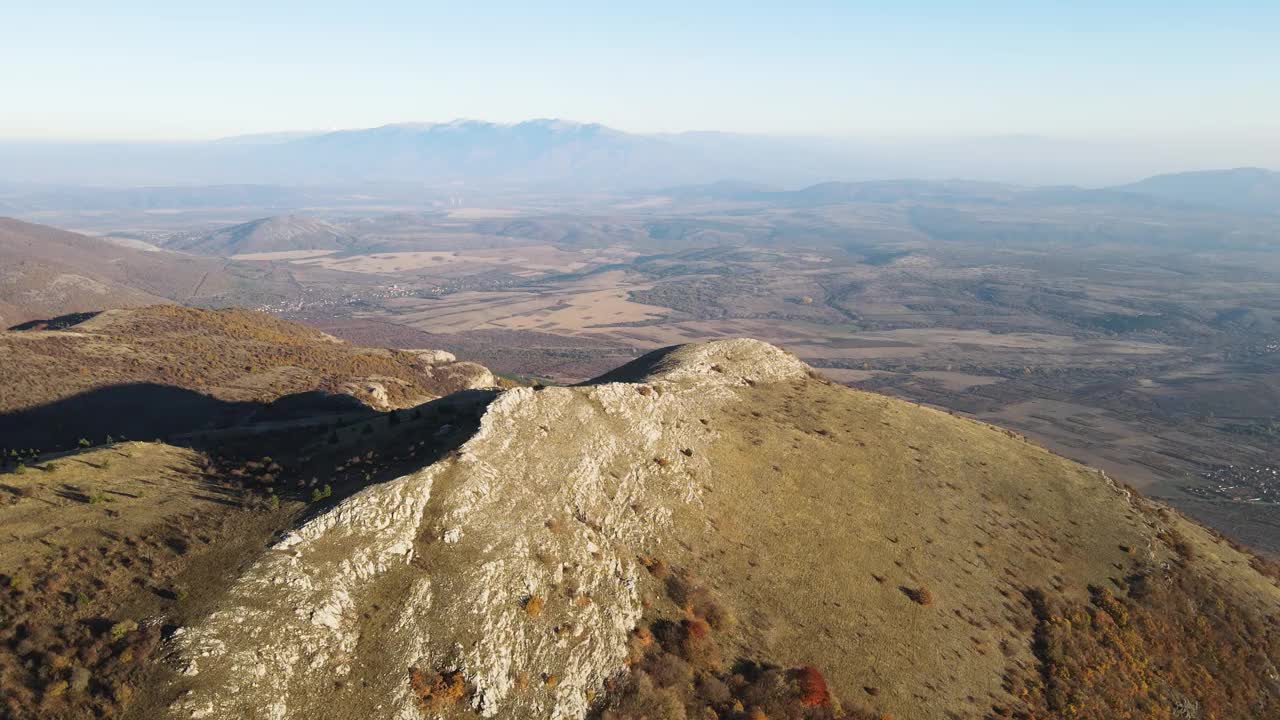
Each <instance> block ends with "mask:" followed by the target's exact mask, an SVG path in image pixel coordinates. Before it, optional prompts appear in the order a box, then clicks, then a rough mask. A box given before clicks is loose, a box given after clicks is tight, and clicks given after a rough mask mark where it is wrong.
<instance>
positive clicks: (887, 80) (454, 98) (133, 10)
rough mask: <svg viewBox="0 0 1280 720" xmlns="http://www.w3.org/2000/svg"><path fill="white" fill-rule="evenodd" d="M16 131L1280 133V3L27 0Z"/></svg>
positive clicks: (11, 121) (7, 126)
mask: <svg viewBox="0 0 1280 720" xmlns="http://www.w3.org/2000/svg"><path fill="white" fill-rule="evenodd" d="M6 15H7V17H6V22H5V25H4V27H3V28H0V62H3V64H4V66H7V67H10V68H22V69H23V71H22V72H21V73H17V72H12V73H10V77H8V78H6V96H7V97H6V104H7V105H8V109H7V111H6V112H5V113H4V114H3V116H0V138H5V139H9V140H37V139H40V140H56V141H68V140H75V141H83V140H95V141H136V140H208V139H215V138H223V137H232V136H239V135H248V134H258V133H270V132H282V131H297V130H308V129H317V130H329V129H343V128H368V127H376V126H380V125H384V124H388V123H400V122H418V121H448V120H449V119H452V118H479V119H484V120H488V121H493V122H504V123H511V122H519V121H521V120H526V119H529V118H539V117H558V118H570V119H574V120H577V121H581V122H598V123H601V124H603V125H606V126H609V127H613V128H618V129H620V130H624V131H627V132H632V133H666V132H688V131H723V132H731V133H746V134H765V135H782V136H802V137H832V138H864V139H874V138H886V137H888V138H901V139H913V138H923V139H928V138H938V137H949V138H956V137H962V138H972V137H990V136H995V137H1003V136H1008V135H1032V136H1044V137H1052V138H1059V139H1071V140H1087V141H1106V142H1111V141H1124V140H1125V139H1135V138H1142V139H1150V138H1157V139H1164V140H1165V141H1170V142H1200V143H1232V142H1236V141H1238V139H1240V138H1248V139H1250V140H1253V141H1258V142H1266V143H1274V142H1277V141H1280V131H1278V130H1277V128H1280V99H1278V98H1277V95H1276V94H1275V93H1274V92H1272V91H1271V87H1272V82H1273V79H1274V78H1273V76H1274V71H1275V68H1277V67H1280V49H1278V47H1280V46H1278V45H1277V44H1276V43H1275V42H1274V32H1272V31H1269V29H1270V28H1274V27H1276V26H1277V24H1278V23H1280V7H1275V6H1273V7H1258V6H1256V4H1252V3H1242V2H1235V3H1217V4H1215V5H1213V6H1212V7H1209V6H1205V7H1185V6H1182V7H1170V6H1168V5H1167V4H1157V3H1148V2H1132V1H1131V2H1125V3H1118V4H1108V5H1094V4H1088V5H1084V6H1081V5H1075V6H1070V7H1068V6H1056V5H1055V6H1043V5H1039V6H1031V5H1028V4H1022V3H1008V2H987V3H981V4H978V5H974V6H969V7H965V8H957V7H953V6H951V5H950V4H947V3H942V2H914V3H907V4H897V5H894V6H892V7H881V6H877V5H876V4H871V3H840V2H818V3H806V4H803V5H795V4H786V5H783V4H780V3H777V4H769V5H764V6H753V7H742V6H739V5H736V4H728V3H721V2H710V3H700V4H698V5H697V6H696V7H688V6H685V5H680V4H675V3H666V2H660V3H656V4H649V5H646V6H645V8H644V10H643V12H637V11H632V10H625V9H618V8H609V7H605V8H601V7H587V6H579V5H575V4H572V3H570V4H560V5H556V6H553V7H538V8H531V7H525V6H523V5H520V4H516V3H505V2H504V3H496V4H491V5H488V6H486V7H483V8H475V7H460V6H442V5H438V4H434V3H407V2H398V1H397V2H382V3H365V4H361V5H358V6H351V7H347V8H338V7H333V6H314V5H307V4H301V3H276V4H271V5H268V6H257V5H250V4H248V3H242V2H229V3H219V4H216V5H213V4H206V5H187V6H182V7H173V6H171V5H169V4H160V3H158V2H153V1H151V0H135V1H133V2H123V3H116V4H113V5H112V6H111V7H110V9H109V10H107V9H103V8H102V7H99V6H97V5H96V4H93V3H86V2H83V1H80V2H70V3H65V4H62V5H61V6H59V7H44V6H41V7H37V6H34V5H28V6H24V7H17V8H11V9H9V10H7V11H6Z"/></svg>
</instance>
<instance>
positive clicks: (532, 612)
mask: <svg viewBox="0 0 1280 720" xmlns="http://www.w3.org/2000/svg"><path fill="white" fill-rule="evenodd" d="M546 604H547V601H546V600H543V599H542V596H541V595H530V596H529V597H527V598H525V599H524V611H525V614H527V615H528V616H529V617H538V616H539V615H541V614H542V608H543V607H545V606H546Z"/></svg>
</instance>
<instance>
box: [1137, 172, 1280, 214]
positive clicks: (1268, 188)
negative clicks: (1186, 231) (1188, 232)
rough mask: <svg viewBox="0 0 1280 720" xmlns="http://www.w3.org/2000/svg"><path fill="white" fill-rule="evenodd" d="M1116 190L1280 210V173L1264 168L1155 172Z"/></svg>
mask: <svg viewBox="0 0 1280 720" xmlns="http://www.w3.org/2000/svg"><path fill="white" fill-rule="evenodd" d="M1116 189H1118V190H1122V191H1125V192H1130V193H1136V194H1139V195H1146V196H1150V197H1155V198H1160V199H1162V200H1169V201H1175V202H1179V203H1185V204H1188V205H1198V206H1210V207H1221V208H1228V209H1231V210H1250V211H1255V212H1266V213H1274V212H1277V211H1278V210H1280V172H1275V171H1272V170H1264V169H1262V168H1234V169H1231V170H1203V171H1198V172H1184V173H1171V174H1167V175H1156V176H1154V177H1149V178H1146V179H1145V180H1140V181H1138V182H1136V183H1131V184H1129V185H1122V186H1120V187H1119V188H1116Z"/></svg>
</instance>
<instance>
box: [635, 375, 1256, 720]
mask: <svg viewBox="0 0 1280 720" xmlns="http://www.w3.org/2000/svg"><path fill="white" fill-rule="evenodd" d="M736 392H737V393H738V395H739V397H740V398H741V400H742V402H741V403H740V404H739V405H737V406H733V405H729V406H727V409H726V410H725V411H723V412H718V413H714V414H711V415H710V416H709V417H708V418H706V419H707V420H708V425H709V427H710V428H711V429H712V430H713V431H715V432H716V433H717V434H718V438H719V439H718V440H716V441H715V442H714V443H713V444H712V446H711V447H710V448H708V449H706V450H705V451H700V452H699V454H698V455H697V456H696V457H697V458H699V459H702V460H705V462H706V463H707V465H706V466H705V467H706V468H707V470H706V471H705V472H700V473H699V474H698V476H697V478H696V482H698V483H699V484H700V485H701V486H702V487H704V488H705V489H706V490H707V492H706V493H705V495H704V496H703V501H702V503H701V504H699V505H696V506H694V505H690V506H687V507H678V508H677V511H676V515H675V521H676V525H677V530H676V535H677V536H678V537H680V538H681V541H682V543H681V546H682V549H680V550H677V551H675V552H674V553H673V554H672V555H671V557H670V558H669V559H670V560H672V561H675V562H678V563H679V564H680V565H681V566H686V567H689V568H690V569H691V570H692V571H693V572H695V573H697V574H698V575H699V576H701V577H704V578H705V579H706V580H705V586H706V587H707V588H708V589H710V590H711V591H713V592H714V593H715V594H716V595H717V596H719V597H721V598H723V601H724V604H725V605H727V606H729V607H733V608H736V609H738V610H739V612H740V613H741V615H742V618H741V619H740V620H739V622H738V623H737V624H736V625H735V626H734V627H733V628H731V629H729V630H727V631H725V632H722V633H718V634H717V635H718V638H719V645H720V648H721V651H722V652H724V653H725V655H726V657H747V658H750V657H767V658H770V659H772V660H773V661H775V662H777V663H778V664H779V665H782V666H784V667H785V666H791V667H798V666H803V665H806V664H812V665H814V666H815V667H819V668H823V669H824V672H825V673H826V675H825V677H826V680H827V682H828V683H829V686H830V688H831V689H832V691H833V693H834V694H835V695H838V696H840V697H850V698H855V699H857V698H870V697H872V693H870V691H866V690H864V688H875V694H874V699H875V702H876V704H877V705H878V706H879V707H880V708H882V709H883V710H885V711H888V712H891V713H893V714H894V715H895V716H898V717H913V718H914V717H922V718H923V717H946V716H947V713H954V714H955V715H956V716H959V717H984V716H986V715H988V714H992V713H993V712H994V711H993V708H1000V709H1001V710H1002V711H1004V712H1006V713H1014V712H1021V713H1024V715H1025V716H1026V717H1059V716H1061V715H1053V714H1052V712H1058V711H1057V710H1054V711H1046V708H1047V707H1048V706H1047V705H1046V704H1045V703H1047V700H1046V699H1044V698H1047V697H1048V691H1047V689H1046V690H1044V691H1043V694H1042V695H1036V694H1035V692H1036V691H1035V690H1034V687H1035V682H1036V678H1041V677H1043V676H1042V675H1041V669H1042V668H1044V667H1045V661H1044V659H1043V656H1042V654H1041V653H1039V652H1038V651H1037V649H1036V642H1035V638H1036V637H1037V635H1036V633H1037V632H1038V631H1037V628H1038V627H1040V626H1041V622H1040V621H1039V620H1037V617H1038V615H1037V611H1036V608H1035V607H1033V603H1032V602H1031V601H1030V600H1029V599H1028V597H1029V596H1028V594H1027V593H1028V592H1029V591H1031V590H1033V589H1039V590H1040V591H1042V592H1043V593H1044V597H1045V598H1047V600H1046V602H1047V603H1049V606H1050V607H1052V608H1055V610H1054V611H1053V612H1054V613H1056V614H1057V615H1059V616H1067V617H1072V618H1075V619H1082V618H1084V619H1089V618H1092V617H1094V616H1097V615H1098V614H1099V613H1102V614H1107V613H1105V611H1102V610H1101V609H1100V608H1099V607H1098V606H1097V605H1096V604H1095V602H1097V601H1096V598H1097V597H1098V596H1097V595H1096V593H1093V592H1091V591H1090V588H1091V587H1093V588H1110V589H1111V590H1112V591H1113V592H1114V593H1116V597H1117V598H1122V599H1123V602H1124V603H1126V607H1127V608H1128V612H1129V613H1130V616H1131V617H1134V618H1137V617H1142V618H1146V619H1145V620H1144V621H1142V622H1138V623H1136V624H1135V625H1133V627H1132V630H1131V632H1132V633H1133V635H1132V637H1131V638H1129V641H1128V644H1127V645H1125V646H1124V647H1126V648H1128V650H1126V652H1129V651H1132V652H1133V653H1135V654H1136V655H1138V656H1140V657H1143V658H1144V660H1143V662H1144V663H1147V664H1148V669H1149V672H1148V674H1146V675H1141V674H1135V675H1131V676H1129V677H1128V679H1116V680H1115V684H1114V685H1113V684H1109V681H1108V682H1104V681H1101V680H1099V679H1098V678H1097V677H1095V676H1094V675H1090V676H1089V678H1090V679H1089V680H1087V681H1086V680H1084V679H1080V680H1079V682H1078V683H1077V684H1074V685H1072V686H1071V687H1072V693H1076V694H1081V693H1083V694H1086V695H1087V694H1088V693H1091V692H1093V693H1097V694H1098V695H1099V699H1098V700H1097V702H1096V703H1095V704H1094V705H1091V706H1088V707H1091V708H1093V710H1088V711H1086V710H1081V714H1079V715H1078V717H1080V718H1092V717H1101V716H1102V715H1099V714H1097V712H1095V711H1096V710H1097V708H1103V709H1104V710H1105V711H1116V710H1117V709H1118V708H1121V707H1126V702H1131V703H1132V707H1134V708H1141V707H1144V705H1143V703H1146V704H1148V705H1150V706H1151V707H1158V705H1157V704H1155V703H1156V699H1157V697H1165V696H1164V695H1160V693H1161V692H1163V691H1165V690H1167V691H1169V692H1174V691H1175V690H1176V691H1178V692H1185V693H1187V696H1188V697H1189V698H1191V699H1192V700H1193V701H1195V702H1198V703H1200V706H1201V707H1205V708H1211V707H1218V708H1221V711H1220V712H1219V714H1218V715H1217V717H1220V718H1228V717H1261V716H1260V715H1256V714H1255V715H1252V716H1250V715H1248V714H1244V715H1241V714H1239V713H1240V712H1241V710H1242V708H1243V707H1245V706H1244V705H1242V704H1239V702H1237V701H1239V700H1240V699H1241V698H1240V696H1238V695H1234V694H1233V693H1235V691H1234V690H1232V689H1231V686H1238V687H1244V688H1255V689H1256V688H1258V687H1261V686H1260V685H1259V683H1261V682H1262V680H1263V671H1261V670H1259V669H1258V668H1262V667H1266V663H1263V662H1261V656H1259V655H1258V654H1257V651H1256V650H1251V649H1250V647H1249V646H1248V644H1247V643H1246V642H1245V640H1246V639H1247V638H1248V637H1249V635H1248V634H1246V633H1245V632H1243V629H1244V628H1246V627H1247V628H1252V631H1251V632H1252V633H1253V634H1254V636H1256V637H1261V638H1271V637H1273V635H1271V634H1270V633H1274V632H1275V630H1274V628H1275V618H1277V617H1280V588H1277V587H1276V586H1275V584H1274V583H1272V582H1271V581H1270V580H1268V579H1267V578H1265V577H1263V576H1262V575H1260V574H1258V573H1257V572H1256V571H1255V570H1254V569H1253V568H1251V567H1250V562H1251V560H1252V558H1250V557H1248V556H1246V555H1244V554H1242V553H1239V552H1238V551H1236V550H1233V549H1231V548H1230V547H1229V546H1227V545H1226V544H1225V543H1222V542H1219V541H1216V540H1213V539H1212V538H1210V537H1209V536H1208V535H1207V534H1206V533H1205V531H1204V530H1202V529H1200V528H1198V527H1197V526H1194V525H1192V524H1190V523H1187V522H1186V521H1184V520H1181V519H1180V518H1178V517H1177V516H1176V515H1175V514H1171V513H1163V514H1162V513H1161V512H1160V511H1158V510H1157V509H1155V507H1154V506H1153V505H1152V504H1151V503H1149V502H1148V501H1145V500H1142V499H1140V498H1137V497H1134V496H1132V495H1130V494H1129V493H1128V491H1127V490H1125V489H1124V488H1122V487H1120V486H1118V485H1117V484H1115V483H1112V482H1111V481H1110V480H1108V479H1107V478H1105V477H1104V476H1103V475H1102V474H1101V473H1099V472H1098V471H1095V470H1092V469H1089V468H1085V467H1083V466H1080V465H1077V464H1075V463H1073V462H1070V461H1068V460H1065V459H1063V458H1061V457H1058V456H1056V455H1053V454H1051V453H1049V452H1047V451H1045V450H1044V449H1042V448H1040V447H1037V446H1035V445H1033V444H1031V443H1029V442H1027V441H1026V440H1025V439H1023V438H1022V437H1021V436H1018V435H1016V434H1013V433H1009V432H1007V431H1004V430H1002V429H999V428H995V427H991V426H987V425H983V424H980V423H975V422H971V421H967V420H963V419H960V418H956V417H953V416H950V415H948V414H946V413H943V412H938V411H935V410H931V409H928V408H924V407H920V406H915V405H911V404H908V403H904V402H901V401H897V400H893V399H890V398H886V397H882V396H878V395H874V394H870V393H863V392H858V391H854V390H850V389H847V388H842V387H836V386H830V385H826V384H824V383H823V382H822V381H821V380H817V379H809V380H805V381H798V382H795V383H790V384H780V385H763V384H761V385H757V386H754V387H751V386H748V387H742V388H740V389H738V390H737V391H736ZM683 548H687V549H683ZM1254 562H1256V561H1254ZM1165 563H1179V564H1181V565H1184V566H1185V570H1184V575H1183V576H1182V579H1181V580H1175V581H1171V580H1165V581H1164V582H1166V583H1170V582H1172V583H1173V584H1172V585H1169V586H1168V587H1167V593H1168V595H1167V599H1165V600H1161V599H1160V597H1161V596H1159V595H1156V594H1151V595H1148V596H1145V599H1139V598H1135V597H1130V596H1129V595H1128V594H1126V593H1127V592H1128V590H1127V589H1128V588H1129V587H1130V586H1129V583H1130V580H1129V578H1132V577H1135V576H1138V575H1143V574H1149V575H1150V577H1152V578H1156V577H1159V575H1158V574H1151V573H1152V572H1153V569H1158V568H1160V567H1161V566H1162V565H1163V564H1165ZM647 564H648V565H649V567H650V568H651V569H652V568H653V567H655V566H656V562H655V561H653V560H650V561H649V562H648V563H647ZM1179 583H1181V584H1182V585H1179ZM1174 602H1182V603H1184V604H1187V603H1190V604H1191V606H1195V604H1197V603H1201V602H1213V603H1218V606H1219V607H1220V608H1222V612H1223V613H1225V614H1223V615H1222V616H1221V621H1222V623H1224V624H1219V625H1218V626H1217V627H1216V629H1215V628H1213V627H1210V628H1207V629H1203V630H1198V629H1197V628H1194V627H1183V626H1182V624H1181V623H1182V622H1183V620H1182V619H1179V616H1178V615H1176V614H1173V613H1171V612H1170V611H1171V610H1172V608H1173V605H1172V603H1174ZM1144 603H1146V604H1144ZM1089 608H1093V612H1092V613H1090V611H1089ZM1144 608H1145V609H1144ZM1064 614H1065V615H1064ZM1181 617H1182V618H1183V619H1185V620H1187V621H1190V620H1191V619H1192V618H1194V617H1199V618H1200V620H1199V622H1201V623H1209V624H1210V625H1214V624H1215V623H1216V622H1217V621H1215V620H1214V619H1213V618H1214V615H1213V614H1212V613H1208V614H1202V613H1198V612H1197V613H1194V614H1191V615H1184V616H1181ZM1228 618H1235V620H1230V621H1229V620H1228ZM1244 618H1250V620H1248V621H1246V620H1245V619H1244ZM1232 623H1237V624H1235V625H1233V624H1232ZM1250 623H1251V624H1250ZM1071 627H1072V628H1077V629H1078V623H1076V622H1074V621H1073V623H1072V625H1071ZM1259 633H1260V634H1259ZM1061 638H1062V646H1063V647H1066V648H1068V649H1069V651H1068V652H1067V654H1066V656H1064V658H1063V663H1064V664H1062V665H1059V666H1057V667H1060V668H1066V669H1069V670H1070V672H1071V673H1072V677H1076V676H1077V675H1078V674H1079V673H1080V672H1081V669H1082V668H1086V667H1093V666H1094V665H1095V664H1097V663H1098V662H1100V661H1099V660H1097V656H1096V655H1095V651H1094V650H1091V649H1090V647H1091V644H1090V643H1104V642H1111V640H1108V639H1105V636H1098V637H1089V636H1079V635H1075V634H1069V635H1061ZM1175 639H1176V641H1175ZM1267 642H1270V640H1267ZM1196 648H1200V649H1199V650H1197V649H1196ZM1266 652H1268V653H1270V655H1269V657H1270V659H1271V662H1273V663H1274V662H1275V661H1276V659H1277V656H1276V655H1275V654H1274V653H1275V651H1274V650H1268V651H1266ZM1175 655H1176V656H1177V657H1178V658H1179V659H1178V660H1176V661H1173V660H1168V659H1167V658H1169V657H1172V656H1175ZM1250 658H1253V661H1252V662H1251V661H1250V660H1249V659H1250ZM1162 671H1168V672H1171V673H1173V675H1172V676H1171V678H1170V679H1168V680H1167V682H1165V684H1164V685H1161V684H1160V683H1158V682H1157V680H1158V679H1160V678H1161V677H1162V676H1161V674H1160V673H1161V672H1162ZM1014 675H1017V676H1019V677H1021V678H1022V681H1021V682H1022V684H1021V686H1020V687H1012V686H1010V685H1009V684H1008V683H1007V682H1006V681H1005V680H1006V678H1007V677H1011V676H1014ZM1108 677H1112V676H1108ZM1192 677H1196V678H1198V680H1197V682H1194V683H1192V682H1184V680H1183V679H1187V678H1192ZM1143 682H1145V683H1147V686H1149V687H1150V688H1151V689H1150V690H1149V693H1148V695H1146V696H1141V695H1138V696H1135V695H1133V694H1131V692H1130V690H1129V689H1126V688H1130V686H1141V683H1143ZM1183 687H1185V690H1178V688H1183ZM1011 689H1012V690H1014V691H1015V692H1011ZM1023 690H1026V692H1025V693H1024V692H1022V691H1023ZM1073 696H1074V695H1073ZM1232 697H1234V698H1235V700H1231V699H1230V698H1232ZM1037 698H1041V699H1037ZM1135 698H1136V699H1135ZM1215 698H1216V699H1215ZM1271 701H1272V702H1273V701H1274V698H1272V700H1271ZM1232 703H1235V704H1232ZM1077 706H1079V707H1086V706H1085V705H1081V704H1080V703H1079V702H1077ZM1261 707H1269V708H1272V710H1274V706H1269V705H1268V706H1261ZM1037 708H1039V709H1038V710H1037ZM1046 712H1049V713H1050V714H1045V713H1046ZM1091 712H1092V713H1094V714H1089V713H1091ZM1099 712H1101V711H1099ZM1135 712H1136V711H1135ZM1232 713H1236V714H1232ZM1138 716H1140V715H1135V716H1134V717H1138ZM770 717H772V715H770ZM1116 717H1121V716H1120V715H1116ZM1205 717H1209V716H1207V715H1206V716H1205Z"/></svg>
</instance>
